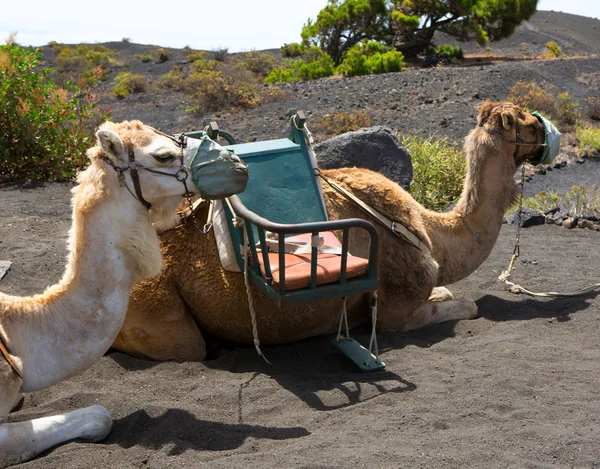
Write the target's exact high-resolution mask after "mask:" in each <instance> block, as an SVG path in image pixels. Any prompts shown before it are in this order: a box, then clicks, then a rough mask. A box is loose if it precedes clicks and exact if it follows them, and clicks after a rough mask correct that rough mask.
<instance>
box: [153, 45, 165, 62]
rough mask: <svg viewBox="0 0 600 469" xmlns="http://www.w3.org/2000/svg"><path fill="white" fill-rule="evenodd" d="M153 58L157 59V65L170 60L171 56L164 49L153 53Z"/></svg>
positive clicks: (160, 48)
mask: <svg viewBox="0 0 600 469" xmlns="http://www.w3.org/2000/svg"><path fill="white" fill-rule="evenodd" d="M152 56H153V57H154V58H155V59H156V63H159V64H161V63H163V62H166V61H167V60H169V54H168V53H167V51H166V50H164V49H163V48H162V47H159V48H158V49H156V50H154V51H152Z"/></svg>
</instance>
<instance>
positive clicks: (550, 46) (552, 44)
mask: <svg viewBox="0 0 600 469" xmlns="http://www.w3.org/2000/svg"><path fill="white" fill-rule="evenodd" d="M561 53H562V49H561V48H560V46H559V45H558V44H557V43H556V41H548V42H547V43H546V53H545V54H543V55H544V56H546V57H560V54H561Z"/></svg>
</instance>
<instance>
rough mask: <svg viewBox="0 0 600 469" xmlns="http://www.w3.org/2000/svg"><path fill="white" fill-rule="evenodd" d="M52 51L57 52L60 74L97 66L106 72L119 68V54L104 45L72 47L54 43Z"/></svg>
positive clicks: (78, 71) (57, 68)
mask: <svg viewBox="0 0 600 469" xmlns="http://www.w3.org/2000/svg"><path fill="white" fill-rule="evenodd" d="M52 49H53V50H54V52H56V54H57V56H56V70H57V71H58V72H77V73H81V72H82V71H84V70H87V69H91V68H94V67H97V66H100V67H102V68H103V69H105V70H108V69H110V68H114V67H117V66H119V65H120V64H119V63H118V62H117V60H116V59H117V56H118V54H117V52H116V51H114V50H111V49H108V48H107V47H104V46H103V45H102V44H91V45H89V44H81V45H79V46H77V47H70V46H68V45H66V44H57V43H52Z"/></svg>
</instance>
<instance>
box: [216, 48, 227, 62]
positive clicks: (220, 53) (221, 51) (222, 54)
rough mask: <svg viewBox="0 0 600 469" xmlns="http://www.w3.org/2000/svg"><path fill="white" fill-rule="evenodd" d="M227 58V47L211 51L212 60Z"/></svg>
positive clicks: (221, 60) (224, 59)
mask: <svg viewBox="0 0 600 469" xmlns="http://www.w3.org/2000/svg"><path fill="white" fill-rule="evenodd" d="M228 58H229V49H227V48H223V49H216V50H214V51H213V60H216V61H217V62H226V61H227V59H228Z"/></svg>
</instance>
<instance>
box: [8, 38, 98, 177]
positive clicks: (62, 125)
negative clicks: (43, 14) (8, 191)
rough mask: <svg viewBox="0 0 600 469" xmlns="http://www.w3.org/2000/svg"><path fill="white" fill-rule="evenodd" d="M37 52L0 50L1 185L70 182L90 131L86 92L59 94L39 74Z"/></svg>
mask: <svg viewBox="0 0 600 469" xmlns="http://www.w3.org/2000/svg"><path fill="white" fill-rule="evenodd" d="M40 57H41V52H40V51H39V50H36V51H31V50H28V49H26V48H22V47H20V46H19V45H17V44H15V43H13V42H9V43H7V44H6V45H2V46H0V182H3V181H18V180H26V179H31V180H39V181H45V180H50V179H61V180H69V179H72V178H73V177H74V175H75V173H76V171H78V170H80V169H82V168H84V167H85V166H86V165H87V163H88V160H87V158H86V156H85V151H86V149H87V148H88V147H89V146H90V145H91V142H92V140H93V130H94V128H95V127H96V125H97V124H98V123H99V122H100V121H101V120H104V119H105V118H106V117H107V116H103V115H100V114H99V113H98V112H96V111H95V110H94V105H95V98H94V96H93V94H92V93H91V88H88V89H87V90H85V91H82V90H80V89H79V88H77V87H75V86H72V85H70V84H67V85H66V86H65V87H63V88H61V87H59V86H57V85H56V84H55V83H54V82H53V81H52V80H51V79H50V77H49V75H50V73H51V72H52V70H49V69H39V67H38V66H39V60H40Z"/></svg>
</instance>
